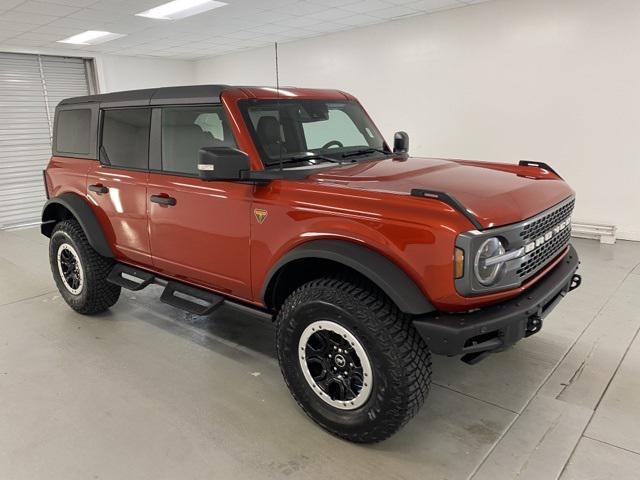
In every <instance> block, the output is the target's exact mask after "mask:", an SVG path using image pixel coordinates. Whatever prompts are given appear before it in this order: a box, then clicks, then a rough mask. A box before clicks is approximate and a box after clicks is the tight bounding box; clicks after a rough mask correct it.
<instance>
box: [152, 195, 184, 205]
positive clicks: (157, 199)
mask: <svg viewBox="0 0 640 480" xmlns="http://www.w3.org/2000/svg"><path fill="white" fill-rule="evenodd" d="M151 201H152V202H153V203H159V204H160V205H167V206H168V207H173V206H174V205H175V204H176V203H178V202H176V199H175V198H173V197H170V196H168V195H151Z"/></svg>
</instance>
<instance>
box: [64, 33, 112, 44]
mask: <svg viewBox="0 0 640 480" xmlns="http://www.w3.org/2000/svg"><path fill="white" fill-rule="evenodd" d="M124 36H125V35H123V34H122V33H112V32H104V31H102V30H87V31H86V32H82V33H78V34H77V35H72V36H71V37H68V38H65V39H62V40H58V43H71V44H74V45H98V44H100V43H105V42H109V41H111V40H115V39H116V38H120V37H124Z"/></svg>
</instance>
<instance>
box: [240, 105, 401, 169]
mask: <svg viewBox="0 0 640 480" xmlns="http://www.w3.org/2000/svg"><path fill="white" fill-rule="evenodd" d="M300 102H324V103H328V104H332V103H339V104H350V105H351V106H353V107H355V108H357V109H358V110H359V111H360V112H361V113H362V117H363V118H362V119H363V120H364V122H365V123H366V127H367V128H369V129H370V130H371V131H372V133H373V135H374V138H378V139H380V140H381V141H382V144H381V146H379V147H377V148H380V149H382V150H384V151H385V152H384V153H382V152H376V151H372V152H370V153H366V154H362V155H359V156H358V155H355V156H350V157H349V158H343V157H342V154H345V153H347V154H348V153H353V152H355V151H358V150H369V149H374V147H372V146H371V145H369V144H368V143H367V144H364V143H363V144H362V145H357V146H356V145H354V146H348V147H344V148H336V149H330V150H329V149H322V148H315V149H308V150H307V151H299V152H292V153H287V154H283V155H282V158H280V156H277V157H272V156H270V155H269V154H268V153H267V152H266V150H265V149H264V147H263V145H262V142H261V140H260V138H258V133H257V130H256V128H255V127H254V125H253V122H252V120H251V117H250V114H249V108H250V107H251V106H253V105H260V104H264V105H265V106H273V107H276V108H277V107H278V106H279V105H281V104H286V103H300ZM238 107H239V109H240V113H241V114H242V118H243V120H244V122H245V127H246V129H247V131H248V133H249V136H250V137H251V140H252V142H253V144H254V146H255V149H256V151H257V152H258V155H259V157H260V161H261V163H262V165H263V167H264V169H265V170H267V169H274V168H280V166H281V163H280V162H281V160H282V161H284V164H283V165H282V168H285V169H292V168H300V167H303V168H305V169H308V168H313V167H328V166H333V167H335V166H339V165H340V164H353V163H356V162H359V161H365V160H371V159H372V158H375V159H383V158H387V157H388V156H392V155H393V152H392V151H391V149H390V148H389V146H388V145H387V142H386V140H385V139H384V137H383V136H382V134H381V133H380V130H378V127H377V126H376V125H375V123H374V122H373V120H372V119H371V117H370V116H369V114H368V113H367V112H366V110H365V109H364V108H363V107H362V105H361V104H360V102H358V101H357V100H351V99H348V98H344V99H336V98H280V99H276V98H269V99H266V98H265V99H262V98H252V99H243V100H239V101H238ZM350 119H351V120H352V121H353V122H354V125H355V126H356V128H358V129H359V127H358V125H357V123H356V122H355V121H354V120H353V118H351V117H350ZM303 140H305V141H306V138H303ZM365 141H366V138H365ZM305 153H308V154H309V157H310V160H311V161H310V160H304V159H303V158H301V159H300V160H299V161H295V162H292V161H291V159H292V158H293V157H304V155H305ZM314 156H315V157H316V158H314ZM323 156H324V157H330V158H334V159H335V160H337V161H339V162H335V163H334V162H330V161H322V160H317V157H323Z"/></svg>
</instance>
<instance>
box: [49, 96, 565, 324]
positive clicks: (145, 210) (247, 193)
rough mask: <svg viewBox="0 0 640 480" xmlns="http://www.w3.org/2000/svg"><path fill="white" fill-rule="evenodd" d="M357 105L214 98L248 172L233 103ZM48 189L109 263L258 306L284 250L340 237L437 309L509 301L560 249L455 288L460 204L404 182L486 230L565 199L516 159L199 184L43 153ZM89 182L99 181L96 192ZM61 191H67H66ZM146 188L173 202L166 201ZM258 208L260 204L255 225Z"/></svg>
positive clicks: (556, 180) (366, 164)
mask: <svg viewBox="0 0 640 480" xmlns="http://www.w3.org/2000/svg"><path fill="white" fill-rule="evenodd" d="M286 92H289V94H290V95H292V96H293V97H295V98H297V99H325V100H326V99H331V100H340V101H344V100H351V101H356V100H355V99H354V98H353V97H352V96H350V95H348V94H346V93H343V92H338V91H332V90H308V89H285V88H283V89H281V92H280V93H279V94H278V92H277V91H276V90H275V89H268V88H247V87H242V88H240V87H237V88H231V89H229V90H225V91H224V93H223V94H222V97H221V98H222V104H223V106H224V108H225V112H226V115H227V117H228V120H229V124H230V127H231V130H232V132H233V135H234V137H235V140H236V142H237V145H238V148H239V149H240V150H242V151H244V152H245V153H247V154H248V156H249V158H250V164H251V169H252V170H254V171H260V170H263V169H264V165H263V163H262V160H261V158H260V155H259V153H258V150H257V148H256V146H255V145H254V142H253V139H252V137H251V135H250V133H249V130H248V128H247V126H246V124H245V120H244V118H243V115H242V112H241V110H240V107H239V104H238V102H240V101H243V100H247V99H257V98H259V99H270V100H274V99H277V98H287V97H286ZM47 178H48V182H49V183H50V185H51V187H52V191H51V195H52V196H57V195H59V194H61V193H64V191H69V192H73V193H77V194H79V195H81V196H83V197H86V198H87V199H88V201H89V202H90V204H91V205H92V207H93V209H94V212H95V213H96V215H97V217H98V219H99V221H100V224H101V226H102V228H103V230H104V232H105V234H106V236H107V239H108V241H109V242H110V243H111V245H112V246H113V249H114V251H115V254H116V257H117V259H118V260H120V261H122V262H124V263H129V264H132V265H136V266H140V267H143V268H146V269H149V270H152V271H154V272H157V273H160V274H162V275H164V276H166V277H170V278H176V279H178V280H181V281H184V282H186V283H191V284H194V285H197V286H201V287H205V288H207V289H210V290H213V291H215V292H219V293H221V294H224V295H225V296H227V297H231V298H235V299H238V300H242V301H244V302H247V303H251V304H255V305H258V306H264V300H263V299H262V298H261V292H262V290H263V288H264V283H265V279H266V278H267V276H268V274H269V272H270V271H271V269H272V268H273V266H274V265H275V264H276V263H277V262H278V260H279V259H280V258H282V256H283V255H285V254H286V253H287V252H289V251H291V249H293V248H295V247H296V246H299V245H302V244H304V243H305V242H308V241H311V240H317V239H342V240H346V241H349V242H353V243H356V244H361V245H363V246H366V247H367V248H369V249H371V250H373V251H375V252H377V253H379V254H381V255H383V256H384V257H386V258H387V259H389V260H390V261H391V262H393V263H394V264H395V265H397V266H398V267H400V268H401V269H402V270H403V271H404V272H405V273H406V274H407V275H408V276H409V277H410V278H411V279H412V280H413V281H414V282H415V284H416V285H417V286H418V287H419V288H420V290H421V291H422V292H423V293H424V295H425V296H426V297H427V298H428V300H429V301H430V302H431V303H432V304H433V305H434V306H435V307H436V308H437V309H438V310H442V311H449V312H455V311H465V310H469V309H474V308H478V307H482V306H485V305H488V304H491V303H496V302H499V301H502V300H505V299H508V298H512V297H514V296H516V295H518V294H519V293H521V292H522V291H523V290H525V289H527V288H529V287H530V286H531V285H533V284H535V282H536V281H537V280H538V278H540V277H542V276H543V275H544V274H545V272H546V271H547V270H549V269H550V268H552V266H553V265H555V263H557V262H558V261H559V260H560V259H561V257H562V256H563V255H564V254H565V253H566V252H563V253H562V254H561V255H560V256H558V257H557V258H556V259H555V260H554V261H553V262H552V263H550V264H549V265H548V266H547V267H546V268H545V269H544V270H543V271H541V272H540V273H539V274H538V275H537V276H535V277H533V278H531V279H529V280H528V281H527V282H526V283H525V284H524V285H522V286H520V287H518V288H512V289H509V290H505V291H501V292H497V293H490V294H486V295H478V296H473V297H464V296H461V295H460V294H459V293H458V292H457V291H456V288H455V284H454V274H453V262H452V259H453V253H454V245H455V242H456V237H457V236H458V235H459V234H460V233H462V232H467V231H470V230H474V229H475V227H474V225H473V224H472V223H471V222H470V221H469V219H468V218H466V217H465V216H464V215H463V214H461V213H460V212H459V211H457V210H456V209H454V208H453V207H451V206H450V205H448V204H446V203H443V202H442V201H440V200H438V199H434V198H421V197H415V196H411V195H410V192H411V189H413V188H421V189H428V190H437V191H442V192H446V193H448V194H450V195H453V196H454V197H455V198H456V199H457V200H459V201H460V203H462V204H463V205H464V206H465V207H466V208H467V209H468V210H469V212H470V213H472V214H473V215H474V216H475V217H476V218H477V220H478V222H479V223H480V224H481V225H482V227H483V228H491V227H496V226H501V225H507V224H511V223H515V222H519V221H522V220H524V219H527V218H529V217H532V216H534V215H536V214H538V213H540V212H541V211H543V210H545V209H548V208H550V207H552V206H553V205H556V204H558V203H559V202H561V201H562V200H564V199H566V198H568V197H570V196H571V195H573V192H572V190H571V189H570V187H569V186H568V185H567V184H566V183H565V182H564V181H563V180H562V179H561V178H560V177H558V176H557V175H556V174H555V173H553V172H550V171H547V170H544V169H541V168H537V167H530V166H527V167H524V166H517V165H507V164H497V163H486V162H472V161H460V160H444V159H429V158H402V157H398V158H388V159H383V160H377V161H375V160H372V161H366V160H365V161H361V162H358V163H355V164H348V165H335V166H332V167H329V168H324V169H322V170H321V171H318V172H317V173H314V174H312V175H310V176H309V177H307V178H304V179H301V180H291V179H288V180H274V181H272V182H270V183H268V184H266V185H257V184H252V183H249V182H224V181H212V182H204V181H202V180H201V179H199V178H197V177H189V176H180V175H170V174H164V173H154V172H141V171H129V170H123V169H118V168H112V167H108V166H103V165H101V164H100V163H99V162H98V161H95V160H94V161H91V160H81V159H67V158H65V159H60V158H57V157H54V158H52V159H51V162H50V164H49V167H48V169H47ZM89 185H104V186H105V187H107V188H108V189H109V192H108V193H106V194H102V195H97V194H95V193H93V192H90V191H88V190H87V187H88V186H89ZM63 190H64V191H63ZM151 195H165V196H170V197H173V198H175V199H176V205H175V206H172V207H167V206H165V205H159V204H156V203H151V202H150V201H149V198H150V196H151ZM255 210H264V211H265V212H266V218H264V219H263V221H262V222H261V223H260V222H259V221H258V218H257V216H256V215H255V213H254V212H255Z"/></svg>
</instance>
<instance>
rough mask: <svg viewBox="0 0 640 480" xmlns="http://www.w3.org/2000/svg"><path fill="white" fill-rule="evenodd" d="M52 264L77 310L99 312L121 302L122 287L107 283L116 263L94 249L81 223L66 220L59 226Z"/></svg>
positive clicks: (62, 292)
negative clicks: (119, 300)
mask: <svg viewBox="0 0 640 480" xmlns="http://www.w3.org/2000/svg"><path fill="white" fill-rule="evenodd" d="M49 261H50V263H51V272H52V273H53V278H54V280H55V282H56V285H57V287H58V290H59V291H60V295H62V298H64V300H65V301H66V302H67V304H68V305H69V306H70V307H71V308H73V309H74V310H75V311H77V312H79V313H83V314H86V315H90V314H93V313H99V312H102V311H104V310H106V309H108V308H109V307H110V306H112V305H113V304H115V303H116V302H117V301H118V298H119V297H120V287H119V286H117V285H114V284H112V283H109V282H107V275H109V272H110V271H111V268H113V260H111V259H109V258H105V257H103V256H101V255H100V254H99V253H98V252H96V251H95V250H94V249H93V247H92V246H91V245H90V244H89V241H88V240H87V237H86V235H85V234H84V231H83V230H82V228H81V227H80V225H79V224H78V222H77V221H75V220H64V221H62V222H60V223H58V224H57V225H56V226H55V228H54V229H53V233H52V235H51V240H50V241H49Z"/></svg>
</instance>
